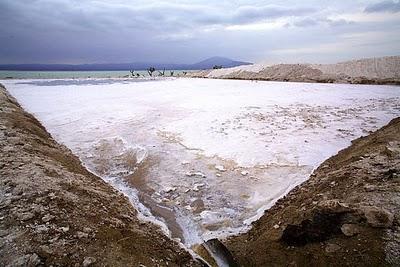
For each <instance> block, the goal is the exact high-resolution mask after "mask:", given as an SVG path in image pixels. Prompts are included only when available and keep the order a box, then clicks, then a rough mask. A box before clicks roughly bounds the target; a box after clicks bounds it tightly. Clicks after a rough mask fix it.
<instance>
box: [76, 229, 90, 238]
mask: <svg viewBox="0 0 400 267" xmlns="http://www.w3.org/2000/svg"><path fill="white" fill-rule="evenodd" d="M76 236H77V237H78V238H79V239H81V238H88V236H89V235H88V234H87V233H84V232H81V231H78V232H76Z"/></svg>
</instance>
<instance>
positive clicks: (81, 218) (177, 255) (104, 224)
mask: <svg viewBox="0 0 400 267" xmlns="http://www.w3.org/2000/svg"><path fill="white" fill-rule="evenodd" d="M141 264H143V265H145V266H167V265H168V266H201V264H200V263H199V262H197V261H195V260H194V259H193V258H192V256H191V255H190V254H189V253H188V252H187V251H185V250H183V249H182V248H180V246H179V245H178V244H177V243H176V242H174V241H172V240H170V239H169V238H168V237H167V236H165V235H164V234H163V233H162V232H161V230H160V229H159V228H158V227H156V226H155V225H153V224H150V223H146V222H143V221H140V220H139V219H138V218H137V211H136V210H135V209H134V207H133V206H132V205H131V204H130V202H129V200H128V199H127V198H126V197H125V196H123V195H122V194H121V193H119V192H117V191H116V190H115V189H113V188H112V187H111V186H110V185H108V184H107V183H106V182H104V181H103V180H102V179H100V178H99V177H97V176H95V175H93V174H91V173H89V172H88V171H87V170H86V169H85V168H84V167H82V165H81V163H80V161H79V159H78V158H77V157H75V156H74V155H73V154H72V153H71V151H70V150H68V149H67V148H66V147H64V146H62V145H59V144H57V143H56V142H55V141H54V140H53V139H52V137H51V136H50V135H49V134H48V133H47V132H46V130H45V129H44V127H43V126H42V125H41V124H40V123H39V122H38V121H37V120H36V119H35V118H34V117H33V116H32V115H30V114H28V113H26V112H24V111H23V109H22V108H21V107H20V106H19V105H18V103H17V102H16V100H15V99H14V98H12V97H11V96H10V95H9V94H8V93H7V92H6V90H5V89H4V87H0V266H37V265H39V266H40V265H45V266H51V265H52V266H81V265H83V266H92V265H93V266H141Z"/></svg>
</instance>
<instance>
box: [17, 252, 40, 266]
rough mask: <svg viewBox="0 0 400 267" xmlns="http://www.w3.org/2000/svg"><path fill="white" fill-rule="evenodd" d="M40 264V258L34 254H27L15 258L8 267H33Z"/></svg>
mask: <svg viewBox="0 0 400 267" xmlns="http://www.w3.org/2000/svg"><path fill="white" fill-rule="evenodd" d="M40 263H41V261H40V258H39V256H38V255H36V254H35V253H34V254H27V255H24V256H21V257H18V258H16V259H15V260H14V261H13V262H12V263H11V264H10V266H21V267H22V266H24V267H25V266H26V267H35V266H38V265H39V264H40Z"/></svg>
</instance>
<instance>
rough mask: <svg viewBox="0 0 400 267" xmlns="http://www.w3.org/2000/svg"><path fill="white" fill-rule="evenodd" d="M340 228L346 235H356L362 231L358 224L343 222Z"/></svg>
mask: <svg viewBox="0 0 400 267" xmlns="http://www.w3.org/2000/svg"><path fill="white" fill-rule="evenodd" d="M340 230H342V233H343V234H344V235H345V236H354V235H357V234H359V233H360V228H359V227H358V225H356V224H343V225H342V227H340Z"/></svg>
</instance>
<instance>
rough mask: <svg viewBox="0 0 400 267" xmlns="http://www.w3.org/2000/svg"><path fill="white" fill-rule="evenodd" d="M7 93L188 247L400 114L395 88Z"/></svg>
mask: <svg viewBox="0 0 400 267" xmlns="http://www.w3.org/2000/svg"><path fill="white" fill-rule="evenodd" d="M3 83H4V84H5V85H6V87H7V88H8V90H9V91H10V92H11V93H12V94H13V95H14V96H15V97H16V98H17V99H18V101H19V102H20V103H21V104H22V105H23V107H24V108H25V109H26V110H28V111H29V112H31V113H33V114H34V115H35V116H36V117H37V118H38V119H39V120H40V121H41V122H42V123H43V125H44V126H45V127H46V128H47V130H48V131H49V132H50V133H51V134H52V135H53V136H54V137H55V139H56V140H57V141H59V142H61V143H64V144H65V145H67V146H68V147H69V148H70V149H71V150H72V151H73V152H74V153H75V154H76V155H78V156H79V157H80V158H81V160H82V161H83V162H84V163H85V165H86V166H87V167H88V168H89V169H90V170H91V171H93V172H94V173H96V174H98V175H100V176H102V177H103V178H104V179H105V180H107V181H108V182H110V183H111V184H113V185H114V186H115V187H116V188H118V189H119V190H122V191H125V193H126V194H127V195H131V196H132V198H133V200H132V199H131V201H133V202H134V203H138V201H140V202H141V203H142V204H143V205H144V206H146V208H147V209H148V210H149V211H151V213H152V214H153V215H155V216H157V217H158V218H161V219H162V220H163V221H164V222H165V223H166V224H167V225H168V228H169V230H170V231H171V235H172V236H173V237H176V238H180V239H181V240H182V241H183V242H184V243H185V244H186V245H188V246H190V245H193V244H196V243H200V242H202V240H203V239H204V240H207V239H209V238H211V237H215V236H224V235H229V234H231V233H235V232H237V231H238V230H240V229H243V227H246V225H249V223H250V222H251V221H253V220H255V219H257V218H258V217H259V216H260V215H261V214H262V212H263V211H264V210H265V209H266V208H269V207H270V206H271V205H273V203H274V202H275V201H276V200H277V199H278V198H280V197H282V196H283V195H285V194H286V193H287V192H289V191H290V190H291V189H292V188H293V187H294V186H296V185H298V184H300V183H301V182H303V181H304V180H306V179H307V178H308V177H309V175H310V174H311V172H312V170H313V169H314V168H315V167H317V166H318V165H319V164H320V163H321V162H322V161H323V160H325V159H326V158H328V157H330V156H331V155H333V154H335V153H337V152H338V151H339V150H340V149H343V148H345V147H347V146H348V145H349V144H350V141H351V140H353V139H355V138H357V137H359V136H361V135H366V134H368V132H369V131H373V130H376V129H378V128H379V127H381V126H383V125H385V124H386V123H388V122H389V121H390V120H391V119H393V118H394V117H397V116H399V115H400V104H399V103H400V88H399V87H394V86H376V85H370V86H367V85H337V84H306V83H278V82H251V81H231V80H207V79H164V80H147V81H142V82H135V80H131V81H130V80H118V79H91V80H84V79H82V80H79V82H77V81H76V80H62V81H60V80H56V81H54V82H46V83H43V81H38V80H19V81H17V80H13V81H12V80H7V81H4V82H3ZM133 188H134V189H133ZM136 205H138V204H136ZM141 210H142V212H143V213H146V212H148V211H147V210H146V209H145V208H144V207H142V208H141Z"/></svg>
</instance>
